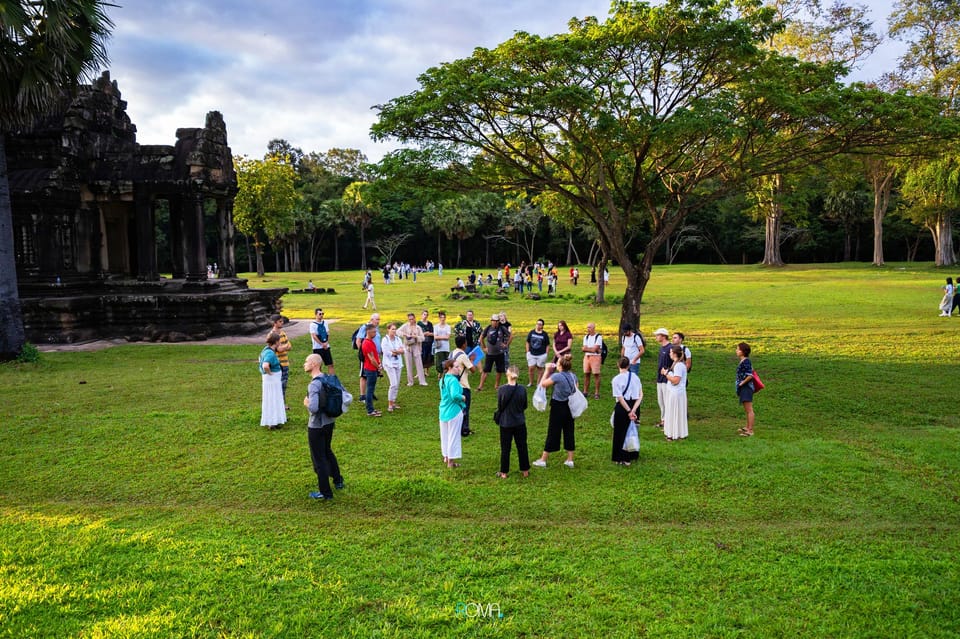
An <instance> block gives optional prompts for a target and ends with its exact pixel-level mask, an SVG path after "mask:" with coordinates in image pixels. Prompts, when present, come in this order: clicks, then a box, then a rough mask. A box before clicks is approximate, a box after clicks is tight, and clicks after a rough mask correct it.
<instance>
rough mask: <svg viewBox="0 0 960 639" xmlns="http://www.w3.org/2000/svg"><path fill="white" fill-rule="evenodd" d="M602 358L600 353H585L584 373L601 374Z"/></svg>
mask: <svg viewBox="0 0 960 639" xmlns="http://www.w3.org/2000/svg"><path fill="white" fill-rule="evenodd" d="M601 360H602V358H601V357H600V356H599V355H584V356H583V373H584V375H589V374H590V373H593V374H594V375H599V374H600V364H601Z"/></svg>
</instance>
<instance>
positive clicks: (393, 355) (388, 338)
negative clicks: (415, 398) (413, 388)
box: [380, 322, 406, 413]
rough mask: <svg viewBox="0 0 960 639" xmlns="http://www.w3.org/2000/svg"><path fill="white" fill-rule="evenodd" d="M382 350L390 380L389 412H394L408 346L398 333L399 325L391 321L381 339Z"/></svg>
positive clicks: (388, 392) (388, 394) (384, 368)
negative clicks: (404, 356) (404, 355)
mask: <svg viewBox="0 0 960 639" xmlns="http://www.w3.org/2000/svg"><path fill="white" fill-rule="evenodd" d="M380 351H381V352H382V353H383V372H384V373H386V375H387V379H388V380H389V381H390V390H388V391H387V402H388V405H387V412H388V413H392V412H393V411H394V410H396V409H397V408H398V406H397V395H399V394H400V371H401V370H402V369H403V357H402V356H403V354H404V353H405V352H406V348H405V347H404V345H403V339H402V338H401V337H400V336H399V335H397V325H396V324H394V323H393V322H390V323H389V324H388V325H387V334H386V335H385V336H384V338H383V339H382V340H380Z"/></svg>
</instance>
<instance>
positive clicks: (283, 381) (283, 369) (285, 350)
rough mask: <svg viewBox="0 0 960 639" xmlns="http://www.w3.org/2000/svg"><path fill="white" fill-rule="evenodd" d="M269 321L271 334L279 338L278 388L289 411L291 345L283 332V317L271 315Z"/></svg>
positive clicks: (285, 407)
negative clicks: (288, 390) (288, 389)
mask: <svg viewBox="0 0 960 639" xmlns="http://www.w3.org/2000/svg"><path fill="white" fill-rule="evenodd" d="M270 321H271V322H273V332H274V333H276V334H277V335H279V336H280V343H279V344H277V349H276V350H277V358H279V359H280V386H281V387H282V389H283V402H284V406H283V407H284V409H285V410H290V407H289V406H287V405H286V402H287V381H288V380H289V379H290V356H289V353H290V349H291V348H293V345H292V344H291V343H290V340H289V339H287V334H286V333H284V332H283V316H282V315H276V314H274V315H271V316H270Z"/></svg>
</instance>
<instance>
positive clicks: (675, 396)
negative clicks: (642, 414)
mask: <svg viewBox="0 0 960 639" xmlns="http://www.w3.org/2000/svg"><path fill="white" fill-rule="evenodd" d="M670 359H671V364H670V368H665V369H663V370H662V371H660V372H661V373H663V376H664V377H666V378H667V392H666V399H667V402H666V404H667V405H666V411H665V419H664V421H663V435H664V437H666V438H667V441H671V442H672V441H676V440H678V439H686V438H687V435H688V428H687V367H686V364H684V363H683V347H682V346H676V345H671V346H670Z"/></svg>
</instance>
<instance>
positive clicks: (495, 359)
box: [477, 313, 507, 393]
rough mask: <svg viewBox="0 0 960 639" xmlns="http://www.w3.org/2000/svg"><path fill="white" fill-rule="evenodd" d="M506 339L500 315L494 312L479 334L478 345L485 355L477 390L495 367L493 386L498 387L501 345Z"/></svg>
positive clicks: (478, 390)
mask: <svg viewBox="0 0 960 639" xmlns="http://www.w3.org/2000/svg"><path fill="white" fill-rule="evenodd" d="M506 341H507V332H506V331H505V330H504V329H503V327H502V326H500V315H498V314H496V313H494V314H493V315H492V316H491V317H490V325H489V326H487V327H486V328H485V329H483V333H481V334H480V347H481V348H482V349H483V352H484V353H485V354H486V356H485V357H484V359H483V373H481V374H480V384H479V385H478V386H477V392H478V393H479V392H480V391H482V390H483V383H484V382H486V381H487V375H488V374H489V373H490V371H491V370H493V367H494V366H496V368H497V379H496V381H494V384H493V388H494V389H497V388H500V377H501V375H503V372H504V370H506V369H505V368H504V365H503V364H504V362H503V346H504V344H505V343H506Z"/></svg>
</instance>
